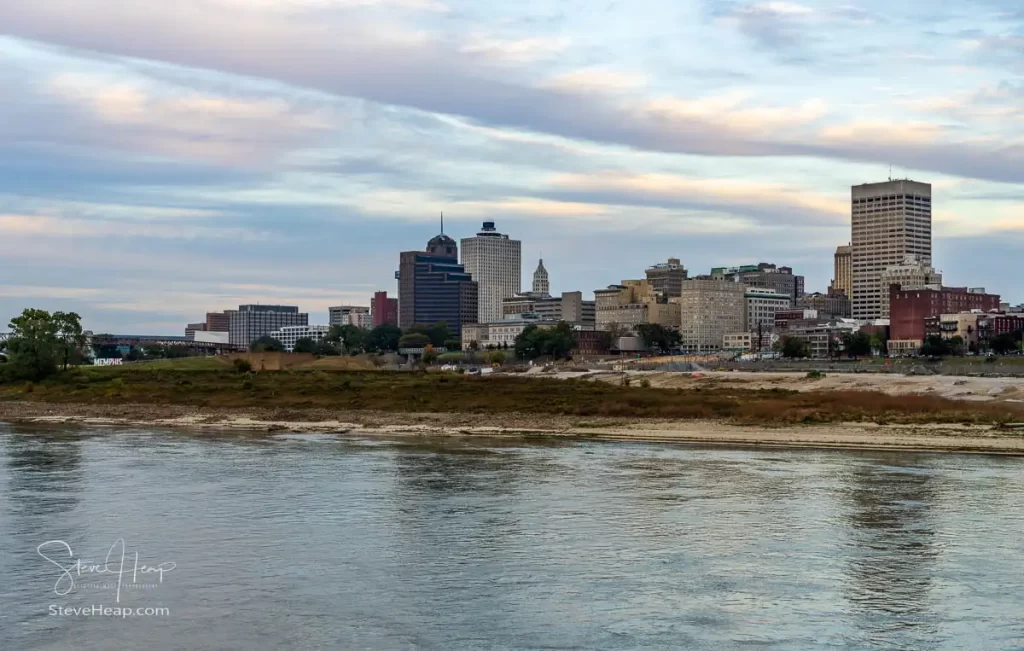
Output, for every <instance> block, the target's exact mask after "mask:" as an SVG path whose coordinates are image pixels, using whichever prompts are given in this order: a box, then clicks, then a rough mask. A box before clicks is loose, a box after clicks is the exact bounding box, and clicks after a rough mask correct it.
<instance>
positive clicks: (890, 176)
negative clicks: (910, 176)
mask: <svg viewBox="0 0 1024 651" xmlns="http://www.w3.org/2000/svg"><path fill="white" fill-rule="evenodd" d="M889 180H890V181H891V180H892V163H889Z"/></svg>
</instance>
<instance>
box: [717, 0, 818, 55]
mask: <svg viewBox="0 0 1024 651" xmlns="http://www.w3.org/2000/svg"><path fill="white" fill-rule="evenodd" d="M720 15H721V16H722V20H723V22H725V23H726V24H729V25H733V26H735V27H736V29H738V30H739V31H741V32H742V33H744V34H745V35H747V36H748V37H750V38H751V39H753V40H754V41H755V42H757V43H758V44H759V45H761V46H762V47H766V48H771V49H776V48H789V47H792V46H795V45H798V44H800V43H801V42H803V40H804V39H805V38H806V35H807V30H806V29H805V27H806V25H807V24H808V20H807V19H808V18H810V17H812V16H813V15H814V10H813V9H811V8H810V7H805V6H804V5H800V4H796V3H791V2H762V3H756V4H750V5H730V6H729V8H728V9H726V10H724V11H721V12H720Z"/></svg>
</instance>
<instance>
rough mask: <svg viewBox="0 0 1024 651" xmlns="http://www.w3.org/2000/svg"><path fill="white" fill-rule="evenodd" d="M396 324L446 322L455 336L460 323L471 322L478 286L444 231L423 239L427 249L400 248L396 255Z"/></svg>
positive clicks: (474, 318)
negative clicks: (401, 251) (397, 256)
mask: <svg viewBox="0 0 1024 651" xmlns="http://www.w3.org/2000/svg"><path fill="white" fill-rule="evenodd" d="M395 278H397V279H398V325H399V326H400V327H402V328H408V327H410V326H413V325H417V324H422V325H434V324H435V323H440V322H442V321H443V322H444V323H447V324H448V328H449V329H450V330H451V333H452V335H453V336H455V337H458V336H459V335H460V334H461V332H462V326H463V325H465V324H468V323H474V322H475V321H476V320H477V312H478V300H479V299H478V295H477V294H478V288H477V284H476V282H474V281H473V279H472V277H471V276H470V275H469V273H467V272H466V269H465V267H463V266H462V265H461V264H459V247H458V245H457V244H455V240H453V239H452V238H450V237H448V236H447V235H445V234H444V233H441V234H440V235H436V236H434V237H433V238H431V240H430V241H429V242H427V250H426V252H423V251H404V252H403V253H401V254H400V256H399V268H398V271H397V272H396V273H395Z"/></svg>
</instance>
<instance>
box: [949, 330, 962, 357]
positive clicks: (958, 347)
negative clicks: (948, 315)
mask: <svg viewBox="0 0 1024 651" xmlns="http://www.w3.org/2000/svg"><path fill="white" fill-rule="evenodd" d="M965 348H966V347H965V346H964V338H963V337H961V336H960V335H953V336H952V337H950V338H949V354H950V355H963V354H964V350H965Z"/></svg>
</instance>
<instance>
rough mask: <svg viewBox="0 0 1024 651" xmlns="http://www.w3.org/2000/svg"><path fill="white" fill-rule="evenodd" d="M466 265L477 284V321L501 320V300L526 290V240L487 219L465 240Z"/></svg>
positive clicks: (464, 255) (467, 270)
mask: <svg viewBox="0 0 1024 651" xmlns="http://www.w3.org/2000/svg"><path fill="white" fill-rule="evenodd" d="M462 265H463V266H464V267H465V268H466V272H467V273H469V275H470V276H472V278H473V280H474V281H475V282H476V284H477V291H478V303H477V319H476V322H477V323H490V322H491V321H497V320H499V319H501V301H502V300H503V299H506V298H508V297H509V296H515V295H516V294H518V293H519V292H521V291H522V282H523V269H522V243H521V242H520V241H519V240H513V239H511V238H509V236H508V235H503V234H501V233H499V232H498V230H497V228H495V226H494V222H484V224H483V227H482V228H481V229H480V232H479V233H477V234H476V236H475V237H467V238H463V240H462Z"/></svg>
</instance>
